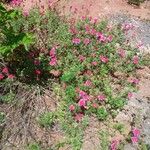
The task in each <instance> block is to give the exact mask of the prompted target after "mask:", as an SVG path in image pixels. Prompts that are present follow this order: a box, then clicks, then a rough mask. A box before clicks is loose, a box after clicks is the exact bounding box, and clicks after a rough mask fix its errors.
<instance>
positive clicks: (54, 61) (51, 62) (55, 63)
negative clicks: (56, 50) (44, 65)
mask: <svg viewBox="0 0 150 150" xmlns="http://www.w3.org/2000/svg"><path fill="white" fill-rule="evenodd" d="M49 64H50V65H51V66H56V65H57V58H56V57H53V58H52V59H51V60H50V62H49Z"/></svg>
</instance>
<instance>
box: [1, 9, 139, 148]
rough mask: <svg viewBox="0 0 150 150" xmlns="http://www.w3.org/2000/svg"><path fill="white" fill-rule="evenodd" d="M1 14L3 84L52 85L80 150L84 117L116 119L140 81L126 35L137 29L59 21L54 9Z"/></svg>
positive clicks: (47, 122) (45, 117) (43, 121)
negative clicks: (8, 82) (17, 82)
mask: <svg viewBox="0 0 150 150" xmlns="http://www.w3.org/2000/svg"><path fill="white" fill-rule="evenodd" d="M0 12H1V16H2V18H1V24H0V34H2V35H3V36H2V37H1V42H0V50H2V51H1V52H0V55H1V66H0V82H1V84H3V85H5V83H6V82H7V81H8V80H11V82H12V83H13V82H15V80H19V81H21V82H24V83H26V84H29V83H30V84H36V85H37V86H40V85H41V84H42V86H45V85H49V86H51V85H52V90H54V91H56V95H58V96H59V98H60V105H59V108H58V110H57V112H56V114H55V115H56V116H57V119H58V121H59V122H61V124H62V128H63V129H64V130H65V132H67V134H68V135H69V136H70V137H71V138H70V143H71V144H72V145H73V144H74V147H76V148H74V149H81V145H82V137H83V132H82V131H81V130H82V129H84V126H86V125H87V122H86V121H84V118H85V116H86V115H94V116H97V118H98V119H99V120H106V119H107V118H109V117H111V116H112V117H115V116H116V114H117V112H118V111H119V110H121V109H122V108H123V106H124V105H125V104H126V103H127V101H128V99H130V98H131V97H132V92H134V91H135V90H136V87H137V84H138V83H139V79H138V78H137V75H136V69H138V68H139V67H140V66H141V64H142V59H141V58H142V57H141V55H140V53H139V50H138V48H134V47H131V46H130V45H129V44H128V41H126V39H125V36H124V35H125V33H127V32H128V30H130V29H132V28H133V26H132V25H131V24H123V25H115V26H110V25H109V24H108V22H107V21H102V22H99V21H98V20H96V19H92V18H90V17H82V19H81V20H78V21H75V20H74V19H71V20H66V19H60V18H59V17H58V15H57V14H56V13H54V12H53V11H48V12H47V13H46V14H41V13H40V12H39V11H37V10H36V9H35V10H33V11H32V12H20V11H18V10H10V11H7V10H6V9H5V8H4V7H3V6H1V7H0ZM3 13H4V14H5V15H4V14H3ZM4 27H6V30H5V29H4ZM5 31H7V32H5ZM57 85H59V86H57ZM3 93H4V95H3V96H2V97H3V99H2V100H3V101H11V99H10V95H9V94H8V92H3ZM7 94H8V95H7ZM61 105H62V106H61ZM54 119H55V117H54V114H53V113H51V112H46V113H43V114H42V115H41V116H39V118H38V119H37V121H38V123H39V124H40V125H41V126H42V127H51V126H52V124H53V122H54ZM83 122H84V123H83ZM80 123H81V124H80ZM78 124H79V125H80V126H82V128H80V127H79V126H78ZM119 130H120V127H119ZM79 139H80V140H79ZM68 143H69V142H68ZM103 147H107V142H106V144H104V146H103Z"/></svg>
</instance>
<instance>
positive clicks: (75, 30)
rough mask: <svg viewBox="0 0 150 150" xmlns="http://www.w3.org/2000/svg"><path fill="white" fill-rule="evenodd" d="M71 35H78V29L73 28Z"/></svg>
mask: <svg viewBox="0 0 150 150" xmlns="http://www.w3.org/2000/svg"><path fill="white" fill-rule="evenodd" d="M70 33H72V34H77V33H78V31H77V29H76V28H71V29H70Z"/></svg>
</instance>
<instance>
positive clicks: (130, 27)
mask: <svg viewBox="0 0 150 150" xmlns="http://www.w3.org/2000/svg"><path fill="white" fill-rule="evenodd" d="M133 28H134V25H133V24H132V23H125V24H123V25H122V29H123V30H124V31H129V30H131V29H133Z"/></svg>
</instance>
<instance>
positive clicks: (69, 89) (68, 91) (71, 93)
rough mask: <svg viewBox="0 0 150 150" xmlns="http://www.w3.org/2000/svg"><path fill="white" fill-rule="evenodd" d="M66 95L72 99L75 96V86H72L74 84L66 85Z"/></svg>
mask: <svg viewBox="0 0 150 150" xmlns="http://www.w3.org/2000/svg"><path fill="white" fill-rule="evenodd" d="M66 96H67V98H68V99H70V100H71V99H74V98H75V96H76V93H75V88H74V86H71V85H70V86H68V87H67V88H66Z"/></svg>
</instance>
